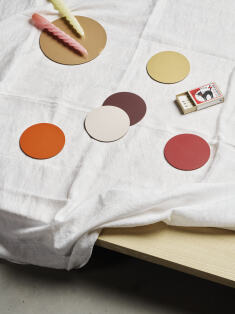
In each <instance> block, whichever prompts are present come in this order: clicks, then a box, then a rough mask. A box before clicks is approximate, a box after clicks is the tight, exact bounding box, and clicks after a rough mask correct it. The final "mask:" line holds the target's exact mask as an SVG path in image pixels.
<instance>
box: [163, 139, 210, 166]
mask: <svg viewBox="0 0 235 314" xmlns="http://www.w3.org/2000/svg"><path fill="white" fill-rule="evenodd" d="M164 155H165V158H166V160H167V161H168V162H169V164H171V165H172V166H173V167H175V168H177V169H180V170H195V169H198V168H200V167H202V166H203V165H204V164H205V163H206V162H207V161H208V159H209V157H210V146H209V145H208V143H207V142H206V141H205V140H204V139H203V138H201V137H200V136H197V135H194V134H180V135H177V136H174V137H172V138H171V139H170V140H169V141H168V142H167V144H166V146H165V149H164Z"/></svg>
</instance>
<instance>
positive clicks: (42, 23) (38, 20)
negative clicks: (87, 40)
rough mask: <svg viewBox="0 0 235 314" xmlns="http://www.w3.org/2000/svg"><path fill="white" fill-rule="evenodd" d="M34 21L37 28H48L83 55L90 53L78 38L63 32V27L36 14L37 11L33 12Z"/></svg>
mask: <svg viewBox="0 0 235 314" xmlns="http://www.w3.org/2000/svg"><path fill="white" fill-rule="evenodd" d="M32 21H33V23H34V25H35V26H36V27H37V28H39V29H41V30H47V31H48V32H50V33H51V34H53V35H54V36H55V37H57V38H59V39H60V40H62V41H63V42H64V43H66V44H67V45H68V46H70V47H72V48H73V49H75V50H76V51H78V52H79V53H81V54H82V55H85V56H87V55H88V52H87V50H86V48H84V47H83V46H82V45H81V44H80V43H78V42H77V41H76V40H74V39H73V38H72V37H70V36H69V35H67V34H66V33H65V32H63V31H62V30H61V29H59V28H58V27H56V26H55V25H54V24H52V23H51V22H49V21H48V20H47V19H45V18H44V17H42V16H41V15H39V14H36V13H35V14H33V16H32Z"/></svg>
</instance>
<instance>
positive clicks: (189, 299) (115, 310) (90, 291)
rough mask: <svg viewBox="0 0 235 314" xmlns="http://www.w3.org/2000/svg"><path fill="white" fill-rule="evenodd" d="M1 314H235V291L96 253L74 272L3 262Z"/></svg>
mask: <svg viewBox="0 0 235 314" xmlns="http://www.w3.org/2000/svg"><path fill="white" fill-rule="evenodd" d="M0 313H1V314H6V313H10V314H55V313H56V314H60V313H62V314H73V313H79V314H80V313H81V314H104V313H108V314H119V313H120V314H121V313H122V314H132V313H133V314H139V313H141V314H147V313H148V314H149V313H163V314H173V313H174V314H175V313H180V314H184V313H198V314H201V313H203V314H217V313H219V314H227V313H235V289H232V288H227V287H224V286H221V285H218V284H214V283H211V282H209V281H206V280H202V279H198V278H195V277H192V276H189V275H186V274H183V273H180V272H177V271H173V270H169V269H167V268H164V267H161V266H157V265H154V264H150V263H147V262H143V261H140V260H137V259H134V258H131V257H127V256H124V255H121V254H118V253H114V252H111V251H108V250H105V249H101V248H95V250H94V252H93V256H92V259H91V260H90V262H89V263H88V265H87V266H85V267H84V268H82V269H81V270H73V271H70V272H67V271H61V270H50V269H43V268H38V267H32V266H21V265H15V264H11V263H7V262H5V261H0Z"/></svg>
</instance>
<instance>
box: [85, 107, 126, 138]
mask: <svg viewBox="0 0 235 314" xmlns="http://www.w3.org/2000/svg"><path fill="white" fill-rule="evenodd" d="M129 126H130V119H129V117H128V115H127V114H126V112H125V111H124V110H122V109H120V108H117V107H114V106H106V107H103V106H102V107H99V108H95V109H93V110H92V111H91V112H89V113H88V114H87V116H86V119H85V129H86V131H87V133H88V134H89V135H90V136H91V137H92V138H93V139H95V140H97V141H100V142H113V141H117V140H119V139H120V138H121V137H123V136H124V135H125V134H126V133H127V131H128V129H129Z"/></svg>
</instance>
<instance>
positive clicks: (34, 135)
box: [20, 123, 65, 159]
mask: <svg viewBox="0 0 235 314" xmlns="http://www.w3.org/2000/svg"><path fill="white" fill-rule="evenodd" d="M64 144H65V136H64V133H63V131H62V130H61V129H60V128H59V127H58V126H56V125H54V124H51V123H38V124H34V125H32V126H30V127H29V128H27V129H26V130H25V131H24V132H23V133H22V135H21V137H20V148H21V149H22V151H23V152H24V153H25V154H26V155H28V156H29V157H32V158H36V159H47V158H51V157H53V156H55V155H57V154H58V153H59V152H60V151H61V150H62V149H63V147H64Z"/></svg>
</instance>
